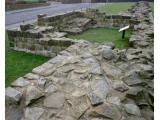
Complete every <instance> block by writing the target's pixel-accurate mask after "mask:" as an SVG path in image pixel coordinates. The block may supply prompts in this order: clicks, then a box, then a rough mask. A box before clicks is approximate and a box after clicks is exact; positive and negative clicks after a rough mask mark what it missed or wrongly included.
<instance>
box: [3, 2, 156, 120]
mask: <svg viewBox="0 0 160 120" xmlns="http://www.w3.org/2000/svg"><path fill="white" fill-rule="evenodd" d="M91 14H92V15H91ZM115 16H116V17H115ZM122 16H123V17H122ZM124 16H125V17H124ZM126 16H127V17H126ZM111 18H112V19H111ZM120 18H121V19H123V20H124V19H125V20H126V22H123V20H122V21H121V19H120ZM107 21H110V22H107ZM127 21H128V23H130V25H131V26H132V27H131V29H132V30H133V33H132V35H131V37H130V39H129V45H130V47H128V48H127V49H121V50H120V49H117V48H114V45H113V44H109V43H105V44H97V43H90V42H87V41H84V40H83V41H76V40H72V39H69V38H67V37H65V36H66V34H67V33H68V32H69V33H72V34H75V31H78V32H77V33H79V32H82V31H83V30H86V29H88V28H91V27H103V26H105V27H115V28H116V27H120V26H123V25H124V24H128V23H127ZM65 22H67V23H65ZM117 22H119V24H117ZM68 23H69V26H68ZM77 23H78V24H77ZM37 24H38V26H35V25H25V26H21V29H20V30H19V29H17V30H8V35H9V39H10V46H11V48H12V49H13V50H18V51H26V52H32V53H35V54H40V55H45V56H50V57H53V58H51V59H50V60H49V61H47V62H46V63H44V64H42V65H40V66H38V67H36V68H34V69H33V70H32V72H30V73H28V74H26V75H24V76H23V77H20V78H18V79H17V80H15V81H14V82H13V83H12V84H11V87H7V88H6V90H5V98H6V120H153V119H154V80H153V79H154V48H153V46H154V45H153V43H154V30H153V29H154V28H153V24H154V23H153V16H152V12H151V8H150V7H149V4H148V2H138V3H136V4H135V5H134V6H133V7H132V8H131V9H129V10H128V12H127V13H125V14H124V15H119V16H118V15H109V16H106V15H105V14H102V13H99V12H97V11H95V10H90V11H87V12H85V13H80V12H78V13H68V14H67V15H66V14H65V15H59V16H55V17H47V16H43V15H40V16H39V18H38V22H37ZM70 25H71V26H70ZM54 56H55V57H54Z"/></svg>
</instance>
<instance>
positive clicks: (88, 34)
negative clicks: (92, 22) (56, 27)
mask: <svg viewBox="0 0 160 120" xmlns="http://www.w3.org/2000/svg"><path fill="white" fill-rule="evenodd" d="M130 35H131V31H126V34H125V39H122V38H121V37H122V33H119V32H118V30H117V29H109V28H94V29H89V30H87V31H85V32H83V33H81V34H78V35H68V37H69V38H73V39H84V40H88V41H90V42H98V43H105V42H113V43H114V44H115V46H116V47H117V48H126V47H128V40H129V37H130Z"/></svg>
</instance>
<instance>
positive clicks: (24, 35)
mask: <svg viewBox="0 0 160 120" xmlns="http://www.w3.org/2000/svg"><path fill="white" fill-rule="evenodd" d="M7 33H8V36H9V40H10V48H11V49H13V50H16V51H24V52H29V53H33V54H37V55H43V56H47V57H54V56H56V55H57V54H58V53H59V52H60V51H62V50H64V49H66V48H67V47H69V46H70V45H72V44H74V43H75V41H73V40H72V39H69V38H65V37H63V36H62V37H50V36H47V37H46V36H44V35H45V34H42V33H40V32H37V33H31V32H24V31H10V30H8V31H7ZM52 34H54V33H52ZM57 34H60V33H57Z"/></svg>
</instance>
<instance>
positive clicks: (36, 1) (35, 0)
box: [17, 0, 46, 3]
mask: <svg viewBox="0 0 160 120" xmlns="http://www.w3.org/2000/svg"><path fill="white" fill-rule="evenodd" d="M17 1H18V2H25V3H40V2H46V0H17Z"/></svg>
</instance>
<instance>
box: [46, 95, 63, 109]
mask: <svg viewBox="0 0 160 120" xmlns="http://www.w3.org/2000/svg"><path fill="white" fill-rule="evenodd" d="M64 102H65V96H64V94H63V93H60V92H57V93H53V94H52V95H50V96H48V97H47V98H46V99H45V100H44V104H43V105H44V106H45V107H48V108H61V107H62V106H63V104H64Z"/></svg>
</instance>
